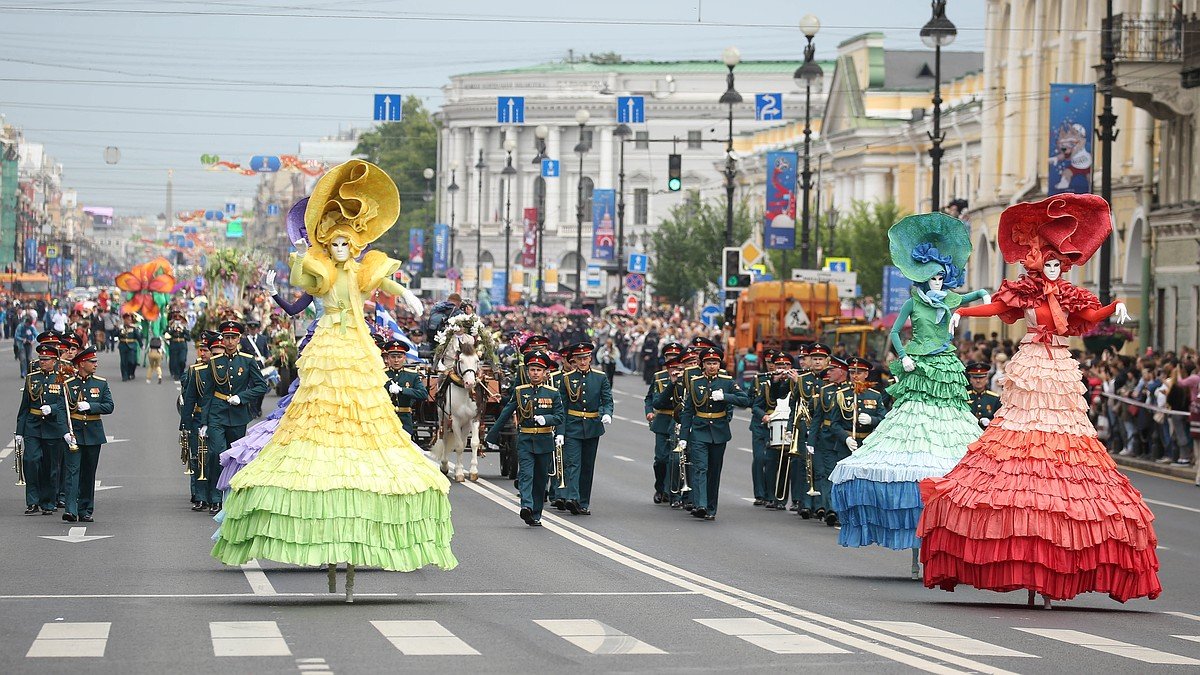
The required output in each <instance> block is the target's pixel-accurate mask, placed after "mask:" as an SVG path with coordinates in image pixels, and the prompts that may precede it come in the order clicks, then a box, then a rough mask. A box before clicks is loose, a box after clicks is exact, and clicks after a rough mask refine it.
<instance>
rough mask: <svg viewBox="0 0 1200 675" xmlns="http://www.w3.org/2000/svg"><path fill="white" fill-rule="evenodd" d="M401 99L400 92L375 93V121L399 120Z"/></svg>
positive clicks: (401, 107)
mask: <svg viewBox="0 0 1200 675" xmlns="http://www.w3.org/2000/svg"><path fill="white" fill-rule="evenodd" d="M402 103H403V99H401V98H400V94H375V117H374V118H372V119H374V120H375V121H376V122H399V121H400V114H401V110H402V109H403V108H404V106H403V105H402Z"/></svg>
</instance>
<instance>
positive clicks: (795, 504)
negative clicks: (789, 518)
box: [788, 502, 800, 511]
mask: <svg viewBox="0 0 1200 675" xmlns="http://www.w3.org/2000/svg"><path fill="white" fill-rule="evenodd" d="M799 510H800V505H799V504H797V503H796V502H792V505H791V506H789V507H788V511H799Z"/></svg>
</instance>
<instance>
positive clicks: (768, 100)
mask: <svg viewBox="0 0 1200 675" xmlns="http://www.w3.org/2000/svg"><path fill="white" fill-rule="evenodd" d="M754 119H756V120H781V119H783V94H755V95H754Z"/></svg>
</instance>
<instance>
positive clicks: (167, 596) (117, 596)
mask: <svg viewBox="0 0 1200 675" xmlns="http://www.w3.org/2000/svg"><path fill="white" fill-rule="evenodd" d="M256 595H259V594H257V593H84V594H78V595H48V594H33V595H0V600H104V599H109V600H129V599H138V600H190V599H195V598H253V597H255V596H256ZM327 595H328V594H327V593H276V594H275V596H276V597H280V598H315V597H326V596H327ZM570 595H578V596H589V595H594V596H607V595H613V596H621V595H631V596H637V595H699V593H697V592H695V591H559V592H529V593H518V592H506V591H478V592H472V591H462V592H445V593H412V594H407V593H355V594H354V597H356V598H360V597H361V598H400V597H430V596H452V597H471V596H480V597H482V596H512V597H524V596H529V597H534V598H541V597H555V596H570Z"/></svg>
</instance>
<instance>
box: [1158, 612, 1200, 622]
mask: <svg viewBox="0 0 1200 675" xmlns="http://www.w3.org/2000/svg"><path fill="white" fill-rule="evenodd" d="M1163 614H1170V615H1171V616H1177V617H1179V618H1181V619H1191V620H1192V621H1200V616H1196V615H1195V614H1188V613H1187V612H1163Z"/></svg>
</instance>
